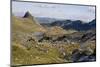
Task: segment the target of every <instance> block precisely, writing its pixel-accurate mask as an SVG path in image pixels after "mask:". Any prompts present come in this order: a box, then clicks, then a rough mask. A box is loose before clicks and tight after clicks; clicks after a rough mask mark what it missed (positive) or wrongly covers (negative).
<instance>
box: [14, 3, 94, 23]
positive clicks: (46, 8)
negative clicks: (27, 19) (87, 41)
mask: <svg viewBox="0 0 100 67" xmlns="http://www.w3.org/2000/svg"><path fill="white" fill-rule="evenodd" d="M27 11H29V12H30V13H31V14H32V15H33V16H35V17H49V18H58V19H72V20H82V21H85V22H89V21H91V20H93V19H94V18H95V7H94V6H79V5H64V4H47V3H31V2H12V12H13V13H14V15H17V16H23V15H24V14H25V12H27Z"/></svg>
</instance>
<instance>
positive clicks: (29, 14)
mask: <svg viewBox="0 0 100 67" xmlns="http://www.w3.org/2000/svg"><path fill="white" fill-rule="evenodd" d="M23 18H30V19H33V16H32V15H31V13H30V12H29V11H27V12H26V13H25V15H24V16H23Z"/></svg>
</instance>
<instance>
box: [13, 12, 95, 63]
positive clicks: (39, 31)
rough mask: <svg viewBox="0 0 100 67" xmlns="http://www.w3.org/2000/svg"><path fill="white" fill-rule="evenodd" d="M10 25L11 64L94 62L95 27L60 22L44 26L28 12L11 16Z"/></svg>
mask: <svg viewBox="0 0 100 67" xmlns="http://www.w3.org/2000/svg"><path fill="white" fill-rule="evenodd" d="M11 24H12V65H26V64H50V63H64V62H78V61H95V57H96V55H95V49H96V43H95V41H96V32H95V29H94V28H93V29H94V30H93V29H92V30H88V31H84V32H83V31H76V30H73V29H64V28H62V27H61V26H59V25H58V26H50V27H48V26H46V27H45V26H43V25H40V24H39V22H38V21H37V20H36V19H35V17H34V16H32V15H31V14H30V13H29V12H26V13H25V15H24V16H23V17H16V16H14V15H13V16H12V23H11ZM58 24H59V22H58ZM93 24H94V23H90V25H93ZM91 56H92V58H91ZM77 57H78V60H76V59H77ZM84 57H86V58H89V59H88V60H85V59H84ZM91 59H92V60H91Z"/></svg>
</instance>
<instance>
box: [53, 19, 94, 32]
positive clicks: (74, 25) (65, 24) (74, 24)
mask: <svg viewBox="0 0 100 67" xmlns="http://www.w3.org/2000/svg"><path fill="white" fill-rule="evenodd" d="M51 26H60V27H62V28H64V29H74V30H78V31H86V30H90V29H95V28H96V19H94V20H92V21H91V22H89V23H84V22H82V21H81V20H76V21H71V20H63V21H55V22H52V23H51Z"/></svg>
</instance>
